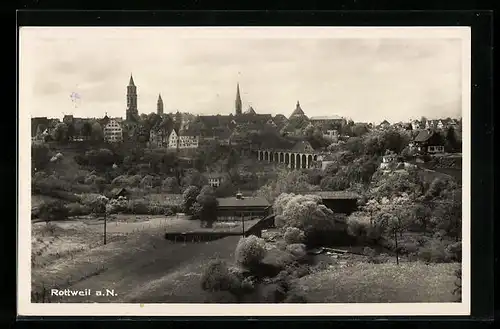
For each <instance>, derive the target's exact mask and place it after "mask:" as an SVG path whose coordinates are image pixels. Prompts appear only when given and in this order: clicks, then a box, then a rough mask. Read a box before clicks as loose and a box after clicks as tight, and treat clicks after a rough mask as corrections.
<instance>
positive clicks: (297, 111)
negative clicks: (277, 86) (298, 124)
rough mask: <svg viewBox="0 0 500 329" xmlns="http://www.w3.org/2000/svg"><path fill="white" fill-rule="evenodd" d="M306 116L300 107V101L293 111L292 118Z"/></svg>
mask: <svg viewBox="0 0 500 329" xmlns="http://www.w3.org/2000/svg"><path fill="white" fill-rule="evenodd" d="M305 115H306V114H305V113H304V111H303V110H302V108H301V107H300V103H299V101H297V105H296V106H295V110H293V112H292V115H290V117H296V116H305Z"/></svg>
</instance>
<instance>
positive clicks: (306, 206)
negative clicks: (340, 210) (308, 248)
mask: <svg viewBox="0 0 500 329" xmlns="http://www.w3.org/2000/svg"><path fill="white" fill-rule="evenodd" d="M274 209H275V210H276V211H277V214H276V217H275V218H276V219H275V222H276V226H278V227H280V228H287V227H296V228H299V229H301V230H302V231H304V234H305V237H306V239H307V240H309V241H310V240H311V239H312V238H313V236H314V234H315V233H316V232H318V231H329V230H332V229H334V228H335V220H334V214H333V211H331V210H330V209H328V208H327V207H326V206H325V205H323V204H321V198H320V197H318V196H316V195H293V194H292V195H286V194H285V195H282V196H280V197H279V198H278V199H277V200H276V202H275V203H274Z"/></svg>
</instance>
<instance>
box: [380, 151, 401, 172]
mask: <svg viewBox="0 0 500 329" xmlns="http://www.w3.org/2000/svg"><path fill="white" fill-rule="evenodd" d="M397 162H398V155H397V154H396V153H394V152H391V151H387V152H386V153H385V155H383V156H382V163H381V164H380V169H387V168H389V167H391V166H392V165H395V164H397Z"/></svg>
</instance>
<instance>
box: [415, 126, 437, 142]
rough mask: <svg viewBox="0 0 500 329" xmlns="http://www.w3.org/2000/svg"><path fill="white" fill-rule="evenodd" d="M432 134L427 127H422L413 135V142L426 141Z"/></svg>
mask: <svg viewBox="0 0 500 329" xmlns="http://www.w3.org/2000/svg"><path fill="white" fill-rule="evenodd" d="M432 135H433V132H432V131H429V130H427V129H422V130H420V131H419V132H418V134H417V136H415V139H414V141H415V142H425V141H427V140H428V139H429V138H431V137H432Z"/></svg>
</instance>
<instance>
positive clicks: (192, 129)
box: [180, 127, 201, 136]
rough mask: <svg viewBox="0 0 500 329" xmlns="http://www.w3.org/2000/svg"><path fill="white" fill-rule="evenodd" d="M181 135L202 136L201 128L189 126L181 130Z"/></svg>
mask: <svg viewBox="0 0 500 329" xmlns="http://www.w3.org/2000/svg"><path fill="white" fill-rule="evenodd" d="M180 134H181V136H200V135H201V130H200V128H199V127H189V128H188V129H186V130H183V131H181V133H180Z"/></svg>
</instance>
